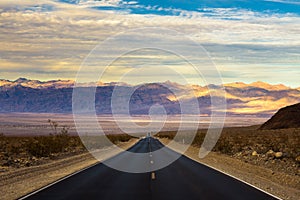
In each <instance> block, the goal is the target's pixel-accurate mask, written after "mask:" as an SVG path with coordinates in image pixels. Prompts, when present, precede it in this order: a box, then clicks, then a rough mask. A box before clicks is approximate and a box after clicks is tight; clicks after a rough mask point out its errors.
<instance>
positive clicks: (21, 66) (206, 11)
mask: <svg viewBox="0 0 300 200" xmlns="http://www.w3.org/2000/svg"><path fill="white" fill-rule="evenodd" d="M0 15H1V17H0V38H1V39H0V43H1V44H0V45H1V47H2V48H1V50H0V61H1V62H0V70H1V77H0V78H4V79H16V78H18V77H27V78H32V79H41V80H49V79H75V77H76V74H77V71H78V69H79V68H80V65H81V63H82V61H83V60H84V58H85V57H86V56H87V55H88V54H89V52H90V51H91V50H92V49H93V48H94V47H95V46H96V45H98V44H99V43H100V42H102V41H104V40H106V39H107V38H108V37H113V36H114V35H115V34H118V33H121V32H126V31H128V30H131V29H136V28H141V27H160V28H167V29H172V30H175V31H179V32H181V33H182V34H184V35H186V36H187V37H188V38H191V39H192V40H194V41H196V42H198V43H199V44H201V45H202V46H203V47H204V48H205V49H206V51H207V52H208V53H209V55H210V56H211V59H212V61H213V62H214V63H215V65H216V67H217V68H218V69H219V71H220V73H221V75H222V78H223V81H224V82H235V81H243V82H254V81H258V80H259V81H265V82H269V83H283V84H286V85H288V86H292V87H299V86H300V83H299V80H298V77H300V34H299V33H300V1H299V0H267V1H262V0H252V1H247V0H236V1H229V0H217V1H211V0H203V1H191V0H188V1H186V0H185V1H183V0H164V1H159V0H152V1H149V0H136V1H135V0H133V1H130V0H124V1H123V0H106V1H103V0H100V1H95V0H64V1H58V0H56V1H55V0H52V1H51V0H48V1H44V0H41V1H33V0H24V1H21V0H16V1H13V2H10V1H7V0H0ZM126 42H128V44H129V42H130V41H129V40H128V41H124V42H123V43H122V44H123V45H125V46H126ZM180 42H182V44H181V43H180ZM174 43H176V44H180V45H181V46H182V48H185V46H184V42H183V41H180V40H178V41H175V40H174ZM118 48H120V47H119V46H118V45H115V46H111V47H109V48H108V49H107V51H108V52H109V55H110V56H115V55H114V52H117V49H118ZM154 54H155V55H157V52H156V53H154ZM151 56H152V57H151ZM136 57H137V56H129V58H124V59H125V60H126V62H127V63H126V64H124V63H122V62H120V63H114V65H115V66H112V68H111V69H110V70H108V72H107V73H106V74H107V75H106V78H105V80H104V81H118V79H119V78H120V72H124V73H125V72H126V73H128V70H130V68H135V67H136V66H135V65H137V64H138V63H140V62H142V61H143V59H144V61H145V62H146V61H147V60H148V59H149V57H151V58H153V55H145V56H144V58H143V55H138V57H139V60H138V61H137V59H136ZM161 57H164V59H163V60H162V59H161V58H159V59H158V57H156V59H157V61H156V66H158V65H160V62H161V65H162V67H163V66H166V65H165V63H172V66H169V67H171V68H174V69H176V70H178V69H179V71H180V70H181V71H180V73H187V74H188V75H189V77H190V81H191V82H193V83H198V82H197V79H196V77H193V76H192V74H191V72H190V71H189V70H187V67H186V66H185V65H184V64H182V65H181V64H180V63H181V62H179V61H178V62H177V63H175V61H176V59H174V56H173V57H172V56H169V57H167V56H161ZM130 58H131V59H130ZM168 59H170V60H168ZM121 60H122V59H121ZM101 64H102V63H101V62H100V61H99V65H101ZM146 67H147V66H146ZM126 70H127V71H126ZM150 71H151V70H150ZM162 71H166V72H165V73H163V75H161V77H159V75H157V74H155V77H157V80H164V79H171V80H172V81H176V77H173V76H172V75H170V76H168V75H167V70H162ZM86 73H87V74H86V81H88V80H89V73H91V74H92V73H94V71H93V70H92V69H91V70H90V71H87V72H86ZM146 73H147V74H146ZM170 74H171V73H170ZM145 77H149V69H147V70H145V73H143V72H140V74H139V75H138V76H137V77H136V78H135V79H134V80H135V81H136V82H137V83H138V82H143V81H145V80H146V79H145ZM200 82H201V81H200Z"/></svg>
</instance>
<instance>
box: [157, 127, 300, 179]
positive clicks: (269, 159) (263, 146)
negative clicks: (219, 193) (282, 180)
mask: <svg viewBox="0 0 300 200" xmlns="http://www.w3.org/2000/svg"><path fill="white" fill-rule="evenodd" d="M175 134H176V133H175V132H161V133H158V134H157V135H156V136H158V137H160V138H168V139H173V138H174V136H175ZM187 134H188V133H187ZM205 135H206V130H199V131H198V133H197V135H196V137H195V138H194V140H193V142H192V145H193V146H195V147H200V145H201V144H202V142H203V139H204V137H205ZM182 137H186V135H185V134H184V135H183V136H182ZM182 137H177V139H178V142H181V141H182ZM213 151H214V152H218V153H221V154H225V155H228V156H231V157H234V158H238V159H240V160H242V161H244V162H246V163H250V164H254V165H259V166H263V167H266V168H269V169H272V170H274V171H279V172H284V173H287V174H290V175H295V176H300V169H299V166H300V129H281V130H258V127H257V126H252V127H245V128H225V129H224V130H223V132H222V134H221V137H220V139H219V140H218V142H217V144H216V146H215V147H214V149H213Z"/></svg>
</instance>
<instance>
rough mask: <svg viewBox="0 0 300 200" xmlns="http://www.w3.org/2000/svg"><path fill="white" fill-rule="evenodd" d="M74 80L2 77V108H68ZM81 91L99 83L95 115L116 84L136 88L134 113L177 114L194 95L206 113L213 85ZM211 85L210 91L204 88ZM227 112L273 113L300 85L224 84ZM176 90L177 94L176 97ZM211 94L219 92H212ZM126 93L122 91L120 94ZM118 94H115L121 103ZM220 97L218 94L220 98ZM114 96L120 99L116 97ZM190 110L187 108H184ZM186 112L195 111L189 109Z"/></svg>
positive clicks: (106, 105)
mask: <svg viewBox="0 0 300 200" xmlns="http://www.w3.org/2000/svg"><path fill="white" fill-rule="evenodd" d="M74 84H75V82H74V81H70V80H52V81H45V82H43V81H38V80H29V79H26V78H19V79H17V80H15V81H9V80H4V79H1V80H0V112H49V113H51V112H57V113H70V112H72V92H73V87H74ZM79 86H80V87H81V88H82V90H83V91H84V90H88V89H89V88H90V87H91V86H97V90H96V94H95V97H96V98H95V105H96V111H97V113H98V114H110V113H111V96H112V93H113V91H114V89H116V87H118V88H121V90H122V92H124V94H126V93H130V92H131V91H132V90H135V92H134V93H133V95H132V96H131V99H130V106H129V107H130V112H131V113H132V114H147V113H148V111H149V108H150V107H151V106H152V105H155V104H160V105H163V106H164V107H165V109H166V112H167V113H168V114H180V113H181V110H180V105H179V102H184V103H185V104H187V105H189V104H191V103H192V101H191V99H192V98H193V97H195V96H196V98H197V101H198V103H199V106H200V110H201V114H204V115H209V114H210V111H211V110H210V108H211V102H210V101H211V99H210V92H212V93H213V92H214V90H217V89H218V88H220V87H221V86H217V85H208V86H200V85H181V84H178V83H174V82H170V81H166V82H164V83H148V84H143V85H135V86H133V85H129V84H126V83H115V82H112V83H102V82H97V83H81V84H79ZM208 88H209V89H208ZM224 88H225V91H226V98H227V113H228V115H256V116H266V117H270V116H272V115H273V114H274V113H275V112H276V111H277V110H278V109H279V108H281V107H284V106H286V105H291V104H295V103H299V102H300V89H299V88H298V89H292V88H289V87H286V86H284V85H270V84H268V83H263V82H255V83H251V84H246V83H241V82H236V83H229V84H224ZM175 94H177V96H175ZM215 95H218V93H217V94H215ZM123 96H124V95H123ZM123 96H122V95H119V96H118V98H120V99H119V100H120V102H122V101H121V100H122V98H124V97H123ZM220 98H221V97H220ZM119 100H118V101H119ZM114 106H117V107H118V108H117V109H116V110H117V111H118V112H119V113H124V112H125V110H124V108H125V107H124V105H114ZM187 108H189V106H187ZM188 112H189V113H191V114H193V113H195V112H196V111H195V110H194V109H192V107H191V108H190V110H188Z"/></svg>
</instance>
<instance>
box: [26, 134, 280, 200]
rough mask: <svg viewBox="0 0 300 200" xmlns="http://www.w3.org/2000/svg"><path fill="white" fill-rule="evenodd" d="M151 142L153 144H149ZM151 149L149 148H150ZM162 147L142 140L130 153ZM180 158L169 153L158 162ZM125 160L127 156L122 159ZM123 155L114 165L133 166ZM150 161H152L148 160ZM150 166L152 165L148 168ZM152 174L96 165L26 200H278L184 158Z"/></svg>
mask: <svg viewBox="0 0 300 200" xmlns="http://www.w3.org/2000/svg"><path fill="white" fill-rule="evenodd" d="M149 140H150V142H149ZM149 145H150V146H149ZM162 147H163V144H161V143H160V142H159V141H158V140H156V139H154V138H145V139H142V140H140V141H139V142H138V143H137V144H136V145H134V146H133V147H131V148H130V149H129V150H128V151H131V152H135V153H137V152H138V153H146V152H149V150H151V151H155V150H157V149H160V148H162ZM174 154H177V153H176V152H174V151H172V150H170V149H167V150H165V151H163V152H161V153H160V156H159V158H154V157H153V158H152V159H153V161H154V162H159V161H158V160H157V159H164V157H165V158H166V157H168V156H172V155H174ZM123 157H124V156H123ZM131 159H134V158H128V157H126V158H122V153H121V154H119V155H117V156H115V157H113V158H111V159H110V160H112V162H119V161H120V162H124V160H127V162H128V164H132V163H134V164H138V163H136V162H131ZM149 161H150V160H149ZM150 165H151V163H150V162H149V166H150ZM152 178H154V177H153V174H152V173H150V172H149V173H137V174H135V173H125V172H120V171H117V170H115V169H111V168H109V167H107V166H106V165H104V164H101V163H100V164H97V165H95V166H93V167H90V168H88V169H87V170H84V171H81V172H79V173H77V174H75V175H73V176H71V177H69V178H67V179H64V180H63V181H60V182H58V183H56V184H54V185H52V186H50V187H48V188H46V189H44V190H42V191H39V192H37V193H36V194H33V195H31V196H29V197H28V198H26V199H30V200H35V199H42V200H44V199H55V200H59V199H71V200H77V199H78V200H79V199H80V200H83V199H99V200H108V199H109V200H119V199H121V200H148V199H149V200H150V199H155V200H168V199H170V200H177V199H178V200H194V199H197V200H198V199H199V200H200V199H204V200H206V199H207V200H214V199H220V200H224V199H228V200H235V199H238V200H240V199H241V200H250V199H252V200H269V199H275V198H274V197H272V196H269V195H268V194H266V193H263V192H261V191H259V190H257V189H255V188H253V187H251V186H249V185H247V184H245V183H242V182H240V181H238V180H236V179H233V178H231V177H229V176H227V175H225V174H222V173H220V172H218V171H215V170H213V169H211V168H209V167H206V166H204V165H201V164H199V163H197V162H195V161H193V160H191V159H189V158H187V157H185V156H181V157H180V158H179V159H178V160H176V161H175V162H174V163H172V164H171V165H169V166H167V167H165V168H163V169H161V170H158V171H155V179H152Z"/></svg>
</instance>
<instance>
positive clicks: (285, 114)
mask: <svg viewBox="0 0 300 200" xmlns="http://www.w3.org/2000/svg"><path fill="white" fill-rule="evenodd" d="M283 128H300V103H298V104H295V105H291V106H287V107H284V108H281V109H280V110H279V111H278V112H277V113H276V114H275V115H274V116H273V117H272V118H271V119H270V120H268V121H267V122H266V123H264V124H263V125H262V126H261V129H283Z"/></svg>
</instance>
